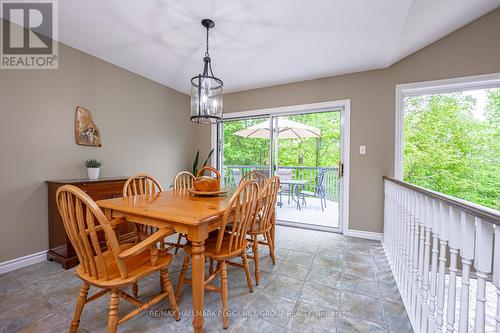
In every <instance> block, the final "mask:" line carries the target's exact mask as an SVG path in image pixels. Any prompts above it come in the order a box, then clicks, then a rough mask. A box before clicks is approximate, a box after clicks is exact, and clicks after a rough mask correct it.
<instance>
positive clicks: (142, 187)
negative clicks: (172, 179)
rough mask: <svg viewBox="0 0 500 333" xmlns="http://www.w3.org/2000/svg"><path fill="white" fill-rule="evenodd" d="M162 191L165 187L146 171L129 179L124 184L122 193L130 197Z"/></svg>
mask: <svg viewBox="0 0 500 333" xmlns="http://www.w3.org/2000/svg"><path fill="white" fill-rule="evenodd" d="M162 191H163V187H162V186H161V184H160V182H158V181H157V180H156V179H155V178H153V177H152V176H149V175H147V174H144V173H138V174H136V175H134V176H132V177H130V178H129V179H127V181H126V182H125V184H124V185H123V192H122V194H123V196H124V197H129V196H133V195H142V194H155V193H157V192H162Z"/></svg>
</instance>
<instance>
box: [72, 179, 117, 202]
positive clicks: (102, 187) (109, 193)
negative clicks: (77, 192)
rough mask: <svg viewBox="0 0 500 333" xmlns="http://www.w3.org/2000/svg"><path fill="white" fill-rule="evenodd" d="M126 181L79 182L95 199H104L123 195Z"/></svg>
mask: <svg viewBox="0 0 500 333" xmlns="http://www.w3.org/2000/svg"><path fill="white" fill-rule="evenodd" d="M124 184H125V182H122V181H120V182H105V183H82V184H79V186H78V187H80V188H81V189H82V190H83V191H84V192H85V193H87V194H88V195H89V196H90V197H91V198H92V199H93V200H103V199H110V198H117V197H121V196H122V190H123V185H124Z"/></svg>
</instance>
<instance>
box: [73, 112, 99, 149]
mask: <svg viewBox="0 0 500 333" xmlns="http://www.w3.org/2000/svg"><path fill="white" fill-rule="evenodd" d="M75 140H76V143H77V144H79V145H82V146H94V147H101V146H102V145H101V135H100V133H99V129H98V128H97V126H96V124H95V123H94V121H93V120H92V114H91V113H90V111H89V110H86V109H84V108H82V107H80V106H79V107H77V108H76V113H75Z"/></svg>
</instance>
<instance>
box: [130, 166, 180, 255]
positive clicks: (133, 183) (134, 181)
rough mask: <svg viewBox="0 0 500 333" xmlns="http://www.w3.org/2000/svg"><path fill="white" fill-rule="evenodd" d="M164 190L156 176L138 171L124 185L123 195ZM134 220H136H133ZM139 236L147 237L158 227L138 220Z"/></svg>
mask: <svg viewBox="0 0 500 333" xmlns="http://www.w3.org/2000/svg"><path fill="white" fill-rule="evenodd" d="M159 192H163V187H162V186H161V184H160V182H158V181H157V180H156V179H155V178H153V177H152V176H150V175H147V174H145V173H138V174H136V175H134V176H132V177H130V178H129V179H127V181H126V182H125V184H124V185H123V191H122V194H123V197H129V196H133V195H143V194H155V193H159ZM132 222H134V221H132ZM135 226H136V228H137V237H138V239H139V240H141V239H145V238H147V237H148V236H149V235H151V234H152V233H154V232H155V231H157V230H158V228H156V227H153V226H147V225H145V224H140V223H139V222H136V224H135ZM170 230H171V231H172V233H171V234H174V233H175V231H174V229H170ZM164 245H165V244H164V243H162V250H165V246H164Z"/></svg>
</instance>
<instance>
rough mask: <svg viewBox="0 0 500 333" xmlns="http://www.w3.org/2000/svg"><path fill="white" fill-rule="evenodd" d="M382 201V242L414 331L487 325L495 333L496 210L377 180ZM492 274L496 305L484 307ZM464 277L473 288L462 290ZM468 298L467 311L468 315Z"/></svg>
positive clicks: (499, 280) (450, 332)
mask: <svg viewBox="0 0 500 333" xmlns="http://www.w3.org/2000/svg"><path fill="white" fill-rule="evenodd" d="M384 198H385V202H384V241H383V245H384V248H385V251H386V254H387V256H388V261H389V264H390V266H391V270H392V271H393V273H394V277H395V279H396V282H397V286H398V289H399V291H400V293H401V297H402V299H403V302H404V305H405V308H406V310H407V312H408V317H409V318H410V321H411V323H412V326H413V329H414V331H415V332H418V333H420V332H424V333H427V332H433V333H437V332H439V333H442V332H443V331H444V330H446V332H447V333H454V332H455V331H456V326H458V332H459V333H465V332H469V331H470V329H472V328H474V331H475V332H476V333H483V332H485V328H486V325H488V332H493V331H494V330H496V332H497V333H500V224H499V227H495V226H494V223H498V222H497V221H498V217H497V216H498V214H496V211H494V210H488V209H487V208H484V209H482V207H478V206H477V205H473V204H470V205H469V204H467V203H464V202H463V201H458V200H454V199H453V198H451V199H450V198H449V197H445V196H441V195H439V194H436V193H435V192H429V191H425V190H421V189H418V188H415V187H412V186H411V185H407V184H401V183H400V182H397V181H391V180H386V181H385V192H384ZM474 214H477V215H474ZM495 214H496V215H495ZM478 216H480V217H482V218H484V220H483V219H481V218H478ZM492 222H494V223H492ZM448 260H449V263H448V262H447V261H448ZM472 265H474V268H475V272H474V273H471V270H472V268H471V266H472ZM447 269H448V270H447ZM492 272H493V284H494V286H495V288H496V303H497V304H490V302H491V297H492V296H493V295H491V292H490V294H489V295H488V300H489V302H488V303H487V301H486V289H487V288H486V287H487V284H488V290H489V288H490V284H489V283H490V282H487V281H491V280H490V279H491V276H492V275H491V274H492ZM447 275H448V276H447ZM459 276H461V280H460V281H459V280H458V279H459ZM472 279H477V290H475V289H473V288H470V284H471V280H472ZM457 282H459V283H460V284H459V285H457ZM459 289H460V290H459ZM457 291H459V292H460V297H458V295H457ZM471 293H473V295H470V294H471ZM471 299H472V300H473V301H474V300H475V301H476V302H475V303H476V308H475V311H470V310H469V309H470V308H471V307H472V305H471ZM486 303H487V304H486ZM491 303H494V302H491ZM487 306H488V307H487ZM495 306H496V308H495ZM445 309H446V313H445ZM486 310H487V311H488V312H487V313H486ZM493 310H496V318H495V321H494V322H493V321H492V319H491V317H492V311H493ZM457 314H458V316H457ZM472 316H473V317H472ZM486 316H488V319H486ZM471 318H474V319H471ZM457 322H458V323H457ZM493 324H495V325H496V327H492V326H493Z"/></svg>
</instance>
